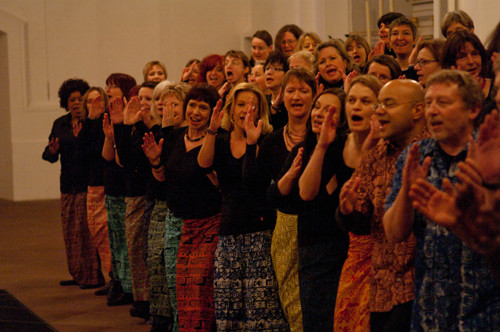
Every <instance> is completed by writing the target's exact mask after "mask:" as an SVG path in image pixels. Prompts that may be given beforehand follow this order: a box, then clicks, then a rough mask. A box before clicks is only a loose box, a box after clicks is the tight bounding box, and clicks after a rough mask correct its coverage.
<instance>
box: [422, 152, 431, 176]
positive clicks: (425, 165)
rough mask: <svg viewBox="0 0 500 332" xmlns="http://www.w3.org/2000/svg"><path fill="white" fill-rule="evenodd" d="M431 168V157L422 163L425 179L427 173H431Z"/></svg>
mask: <svg viewBox="0 0 500 332" xmlns="http://www.w3.org/2000/svg"><path fill="white" fill-rule="evenodd" d="M430 166H431V157H429V156H427V157H425V159H424V162H423V163H422V174H423V176H424V177H427V173H428V172H429V167H430Z"/></svg>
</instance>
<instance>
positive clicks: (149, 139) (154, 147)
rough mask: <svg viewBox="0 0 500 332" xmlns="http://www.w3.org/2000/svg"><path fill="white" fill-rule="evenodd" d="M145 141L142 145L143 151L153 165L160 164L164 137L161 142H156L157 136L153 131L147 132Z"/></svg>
mask: <svg viewBox="0 0 500 332" xmlns="http://www.w3.org/2000/svg"><path fill="white" fill-rule="evenodd" d="M143 141H144V143H143V144H142V145H141V147H142V151H144V154H145V155H146V157H148V159H149V162H150V163H151V164H152V165H158V164H160V156H161V151H162V148H163V138H162V139H160V142H159V143H158V144H156V140H155V137H154V135H153V133H149V134H148V133H145V134H144V138H143Z"/></svg>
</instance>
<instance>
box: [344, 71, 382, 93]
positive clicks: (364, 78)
mask: <svg viewBox="0 0 500 332" xmlns="http://www.w3.org/2000/svg"><path fill="white" fill-rule="evenodd" d="M356 84H361V85H364V86H366V87H367V88H368V89H370V90H372V91H373V93H374V94H375V96H378V93H379V92H380V89H382V83H380V81H379V80H378V79H377V78H376V77H375V76H372V75H361V76H356V77H355V78H354V79H353V80H352V82H351V86H350V87H349V91H347V95H349V93H350V92H351V89H352V87H353V86H355V85H356Z"/></svg>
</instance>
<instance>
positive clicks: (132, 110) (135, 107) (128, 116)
mask: <svg viewBox="0 0 500 332" xmlns="http://www.w3.org/2000/svg"><path fill="white" fill-rule="evenodd" d="M141 118H142V115H141V103H140V102H139V98H138V97H137V96H134V97H132V99H130V101H129V102H128V103H127V105H125V110H124V111H123V124H126V125H133V124H136V123H137V122H138V121H139V120H141Z"/></svg>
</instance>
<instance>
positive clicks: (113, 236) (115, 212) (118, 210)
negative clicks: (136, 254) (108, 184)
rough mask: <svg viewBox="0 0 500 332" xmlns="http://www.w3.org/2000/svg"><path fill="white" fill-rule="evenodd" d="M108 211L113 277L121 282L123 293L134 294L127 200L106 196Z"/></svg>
mask: <svg viewBox="0 0 500 332" xmlns="http://www.w3.org/2000/svg"><path fill="white" fill-rule="evenodd" d="M105 203H106V211H107V212H108V233H109V246H110V249H111V262H112V265H113V277H114V278H115V279H117V280H119V281H120V283H121V285H122V288H123V291H124V292H125V293H128V294H132V275H131V273H130V262H129V260H128V250H127V235H126V234H125V212H126V209H127V205H126V204H125V198H124V197H119V196H110V195H106V199H105Z"/></svg>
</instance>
